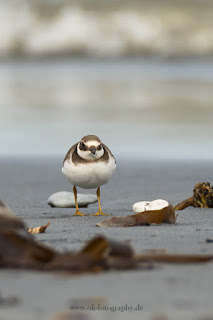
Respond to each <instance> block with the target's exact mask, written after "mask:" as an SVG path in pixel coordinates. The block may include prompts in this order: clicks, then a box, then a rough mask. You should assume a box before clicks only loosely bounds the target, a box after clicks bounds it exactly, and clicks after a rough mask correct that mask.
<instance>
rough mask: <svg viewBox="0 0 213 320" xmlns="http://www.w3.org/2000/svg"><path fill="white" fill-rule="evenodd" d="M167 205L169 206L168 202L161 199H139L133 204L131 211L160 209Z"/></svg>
mask: <svg viewBox="0 0 213 320" xmlns="http://www.w3.org/2000/svg"><path fill="white" fill-rule="evenodd" d="M168 206H169V203H168V202H167V201H166V200H163V199H157V200H153V201H140V202H136V203H134V204H133V211H134V212H144V211H153V210H161V209H163V208H165V207H168Z"/></svg>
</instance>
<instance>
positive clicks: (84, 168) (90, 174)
mask: <svg viewBox="0 0 213 320" xmlns="http://www.w3.org/2000/svg"><path fill="white" fill-rule="evenodd" d="M115 168H116V161H115V158H114V156H113V155H112V153H111V151H110V150H109V148H108V147H107V146H106V145H105V144H103V143H102V142H101V140H100V139H99V138H98V137H97V136H95V135H88V136H85V137H83V138H82V139H81V140H80V141H79V142H78V143H76V144H74V145H73V146H72V147H71V148H70V149H69V151H68V152H67V154H66V156H65V158H64V162H63V167H62V172H63V174H64V175H65V176H66V177H67V179H68V180H69V182H71V183H72V185H73V193H74V196H75V206H76V212H75V215H77V216H84V215H86V214H84V213H82V212H81V211H80V210H79V208H78V202H77V189H76V187H80V188H83V189H96V188H97V197H98V205H99V210H98V212H97V213H95V214H93V215H106V214H105V213H103V211H102V209H101V204H100V186H102V185H103V184H105V183H107V182H108V181H109V179H110V178H111V176H112V174H113V172H114V171H115Z"/></svg>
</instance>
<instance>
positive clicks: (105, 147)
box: [102, 143, 116, 163]
mask: <svg viewBox="0 0 213 320" xmlns="http://www.w3.org/2000/svg"><path fill="white" fill-rule="evenodd" d="M102 145H103V146H104V149H105V150H106V151H107V152H108V153H109V154H110V155H111V156H112V157H113V158H114V160H115V163H116V159H115V157H114V156H113V154H112V152H111V151H110V150H109V148H108V147H107V146H106V145H105V144H103V143H102ZM105 153H106V152H105ZM103 157H104V155H103Z"/></svg>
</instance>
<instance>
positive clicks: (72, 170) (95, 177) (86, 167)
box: [62, 155, 116, 189]
mask: <svg viewBox="0 0 213 320" xmlns="http://www.w3.org/2000/svg"><path fill="white" fill-rule="evenodd" d="M115 168H116V164H115V159H114V158H113V157H112V156H111V155H109V161H108V162H105V161H98V162H96V161H94V162H89V163H86V164H84V163H79V164H77V165H76V164H74V163H72V160H71V159H67V160H66V161H65V163H64V166H63V168H62V172H63V174H64V175H65V176H66V177H67V179H68V180H69V181H70V182H71V183H72V184H73V185H74V186H77V187H80V188H83V189H94V188H98V187H100V186H102V185H103V184H105V183H107V182H108V181H109V179H110V178H111V176H112V174H113V172H114V171H115Z"/></svg>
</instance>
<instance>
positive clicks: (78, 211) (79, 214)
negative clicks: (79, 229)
mask: <svg viewBox="0 0 213 320" xmlns="http://www.w3.org/2000/svg"><path fill="white" fill-rule="evenodd" d="M74 216H87V213H83V212H81V211H80V210H76V212H75V214H74Z"/></svg>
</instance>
